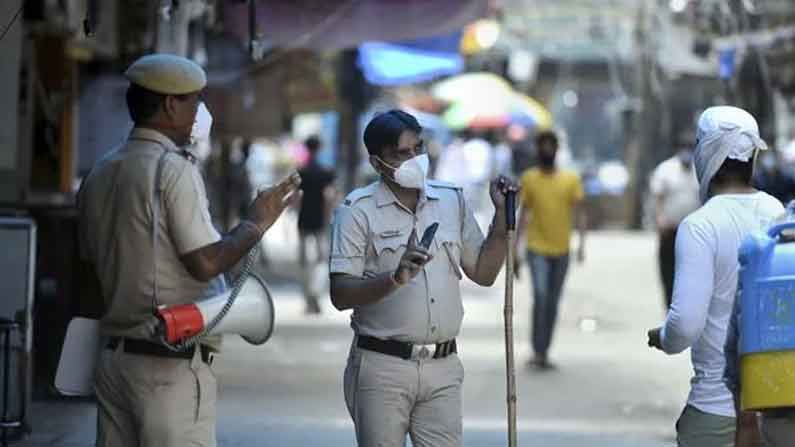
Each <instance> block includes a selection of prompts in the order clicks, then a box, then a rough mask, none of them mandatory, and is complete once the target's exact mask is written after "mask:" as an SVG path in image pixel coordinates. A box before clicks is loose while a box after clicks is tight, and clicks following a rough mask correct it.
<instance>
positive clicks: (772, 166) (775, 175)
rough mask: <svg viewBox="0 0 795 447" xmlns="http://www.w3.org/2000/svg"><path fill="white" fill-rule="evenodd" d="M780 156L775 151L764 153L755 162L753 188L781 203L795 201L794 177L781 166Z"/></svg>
mask: <svg viewBox="0 0 795 447" xmlns="http://www.w3.org/2000/svg"><path fill="white" fill-rule="evenodd" d="M782 164H783V162H782V160H781V154H780V153H779V152H778V151H776V150H769V151H765V153H763V154H761V155H760V156H759V160H758V161H757V172H756V173H755V175H754V186H755V187H756V188H757V189H759V190H760V191H764V192H766V193H768V194H770V195H771V196H773V197H775V198H777V199H778V200H779V201H781V203H789V202H790V201H791V200H793V199H795V176H793V175H792V173H791V172H788V171H787V170H785V169H784V167H783V166H782Z"/></svg>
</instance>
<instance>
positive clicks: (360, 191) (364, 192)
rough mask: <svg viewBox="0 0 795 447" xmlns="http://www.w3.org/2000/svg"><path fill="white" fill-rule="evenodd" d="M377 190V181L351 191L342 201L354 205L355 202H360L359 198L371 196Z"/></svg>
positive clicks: (346, 204) (344, 203)
mask: <svg viewBox="0 0 795 447" xmlns="http://www.w3.org/2000/svg"><path fill="white" fill-rule="evenodd" d="M374 192H375V183H373V184H370V185H367V186H364V187H362V188H357V189H354V190H353V191H351V192H350V193H349V194H348V195H347V196H345V200H344V201H343V202H342V203H343V205H345V206H352V205H353V204H354V203H356V202H358V201H359V200H361V199H363V198H365V197H370V196H372V195H373V193H374Z"/></svg>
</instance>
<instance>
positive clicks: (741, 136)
mask: <svg viewBox="0 0 795 447" xmlns="http://www.w3.org/2000/svg"><path fill="white" fill-rule="evenodd" d="M696 141H697V143H696V150H695V152H694V153H693V164H694V166H695V168H696V177H697V178H698V184H699V196H700V198H701V202H702V203H705V202H706V201H707V199H708V198H709V197H708V195H709V184H710V182H711V181H712V177H714V176H715V174H716V173H717V172H718V169H720V167H721V165H723V162H724V161H725V160H726V159H727V158H730V159H732V160H740V161H745V162H747V161H749V160H752V159H753V157H754V154H755V153H756V151H757V150H765V149H767V144H765V142H764V141H762V139H761V138H759V126H758V125H757V123H756V120H755V119H754V117H753V116H751V114H750V113H748V112H746V111H745V110H743V109H740V108H737V107H731V106H718V107H710V108H708V109H707V110H705V111H704V112H703V113H702V114H701V117H699V119H698V129H697V131H696Z"/></svg>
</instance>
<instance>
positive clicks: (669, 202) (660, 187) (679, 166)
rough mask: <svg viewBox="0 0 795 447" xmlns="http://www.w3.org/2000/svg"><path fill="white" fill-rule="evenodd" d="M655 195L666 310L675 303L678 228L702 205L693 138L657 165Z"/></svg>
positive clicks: (653, 180)
mask: <svg viewBox="0 0 795 447" xmlns="http://www.w3.org/2000/svg"><path fill="white" fill-rule="evenodd" d="M649 190H650V191H651V193H652V195H653V196H654V210H655V222H656V224H657V236H658V241H659V247H658V259H657V260H658V264H659V268H660V278H661V279H662V284H663V292H664V293H665V295H664V302H665V310H666V311H667V310H668V308H669V307H671V296H672V295H673V289H674V262H675V258H676V254H675V252H674V244H675V243H676V228H677V227H678V226H679V222H681V221H682V219H684V218H685V216H687V215H688V214H690V213H692V212H693V211H695V210H696V209H698V207H699V205H700V203H699V200H698V180H696V171H695V169H694V168H693V142H692V141H687V140H685V141H681V142H680V148H679V151H678V152H677V153H676V154H675V155H674V156H673V157H671V158H669V159H667V160H665V161H663V162H662V163H660V164H659V165H658V166H657V168H655V169H654V171H653V172H652V175H651V180H650V182H649Z"/></svg>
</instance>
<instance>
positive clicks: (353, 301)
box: [330, 272, 400, 310]
mask: <svg viewBox="0 0 795 447" xmlns="http://www.w3.org/2000/svg"><path fill="white" fill-rule="evenodd" d="M393 275H394V272H386V273H381V274H378V275H376V276H373V277H371V278H357V277H354V276H350V275H344V274H334V275H332V277H331V287H330V289H331V290H330V295H331V303H332V304H334V307H336V308H337V309H338V310H345V309H350V308H352V307H355V306H362V305H365V304H371V303H375V302H376V301H380V300H381V299H383V298H384V297H386V296H387V295H389V294H390V293H392V292H394V291H395V290H397V289H398V288H399V287H400V286H399V285H398V284H397V282H396V281H395V280H394V276H393Z"/></svg>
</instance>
